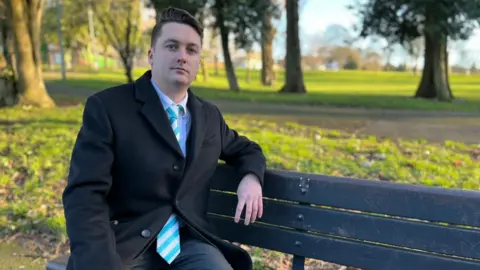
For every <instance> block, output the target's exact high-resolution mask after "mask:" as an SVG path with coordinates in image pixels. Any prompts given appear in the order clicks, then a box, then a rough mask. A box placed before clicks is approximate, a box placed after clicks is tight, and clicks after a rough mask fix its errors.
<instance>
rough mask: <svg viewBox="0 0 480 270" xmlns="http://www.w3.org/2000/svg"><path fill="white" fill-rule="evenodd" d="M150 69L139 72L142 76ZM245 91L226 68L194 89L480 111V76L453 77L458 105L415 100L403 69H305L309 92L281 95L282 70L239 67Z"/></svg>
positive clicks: (102, 76)
mask: <svg viewBox="0 0 480 270" xmlns="http://www.w3.org/2000/svg"><path fill="white" fill-rule="evenodd" d="M144 71H145V69H137V70H135V71H134V78H138V77H139V76H140V75H141V74H142V73H143V72H144ZM236 74H237V78H238V82H239V85H240V87H241V92H240V93H234V92H231V91H228V82H227V80H226V77H225V74H224V72H223V70H222V72H221V74H220V76H213V75H212V76H210V78H209V80H208V81H207V82H204V81H203V77H202V75H199V76H198V80H197V81H195V82H194V84H193V89H194V90H195V91H196V93H198V94H199V95H200V96H202V97H205V98H210V99H219V98H221V99H232V100H242V101H256V102H277V103H279V102H281V103H291V104H308V105H331V106H346V107H365V108H392V109H422V110H453V111H476V112H480V76H478V75H471V76H469V75H456V74H452V75H451V76H450V82H451V88H452V91H453V93H454V95H455V97H456V100H455V101H454V102H452V103H443V102H437V101H427V100H419V99H414V98H412V96H413V95H414V93H415V90H416V87H417V85H418V83H419V81H420V75H413V74H411V73H407V72H405V73H401V72H370V71H341V72H327V71H325V72H321V71H305V72H304V78H305V84H306V88H307V91H308V93H307V94H306V95H298V94H282V95H280V94H278V93H277V91H278V90H279V89H280V88H281V87H282V85H283V80H284V73H283V72H280V73H279V75H278V78H277V83H276V85H275V86H272V87H269V86H263V85H261V84H260V77H259V76H260V74H259V72H256V71H255V72H252V73H251V74H252V75H251V81H250V82H249V83H247V82H246V80H245V77H246V71H245V70H241V69H240V70H237V71H236ZM46 79H47V81H50V82H57V83H62V84H66V85H69V86H74V87H79V88H87V89H94V90H101V89H104V88H106V87H110V86H112V85H116V84H120V83H124V82H125V81H126V79H125V76H124V75H123V72H122V71H117V72H113V71H109V72H107V71H101V72H98V73H94V72H93V73H89V72H84V73H78V72H77V73H69V74H68V80H67V81H66V82H61V81H60V80H59V73H58V72H57V73H46Z"/></svg>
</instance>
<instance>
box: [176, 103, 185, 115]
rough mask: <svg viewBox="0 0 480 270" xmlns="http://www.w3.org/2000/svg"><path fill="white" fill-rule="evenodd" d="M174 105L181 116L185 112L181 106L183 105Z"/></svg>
mask: <svg viewBox="0 0 480 270" xmlns="http://www.w3.org/2000/svg"><path fill="white" fill-rule="evenodd" d="M176 106H177V109H178V110H177V111H178V114H179V115H180V116H183V115H184V114H185V109H184V108H183V106H182V105H180V104H177V105H176Z"/></svg>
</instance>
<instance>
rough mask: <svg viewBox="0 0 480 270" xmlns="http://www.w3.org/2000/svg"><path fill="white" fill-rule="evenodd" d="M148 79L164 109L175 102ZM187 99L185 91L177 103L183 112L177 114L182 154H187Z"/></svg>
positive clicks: (188, 121) (188, 122) (188, 125)
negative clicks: (183, 96) (182, 113)
mask: <svg viewBox="0 0 480 270" xmlns="http://www.w3.org/2000/svg"><path fill="white" fill-rule="evenodd" d="M150 81H151V82H152V85H153V88H155V91H157V94H158V96H159V97H160V101H161V102H162V105H163V108H164V110H166V109H167V108H168V107H170V106H171V105H172V104H175V102H173V101H172V100H171V99H170V98H169V97H168V96H166V95H165V94H164V93H163V92H162V91H160V89H159V88H158V86H157V84H156V83H155V82H154V81H153V79H151V80H150ZM187 100H188V93H186V95H185V98H183V100H182V101H180V103H179V105H181V106H182V107H183V110H184V111H185V114H184V115H179V116H178V127H179V128H180V141H179V144H180V148H181V149H182V152H183V155H184V156H187V147H186V144H187V137H188V133H189V132H190V113H189V111H188V109H187ZM165 113H166V112H165Z"/></svg>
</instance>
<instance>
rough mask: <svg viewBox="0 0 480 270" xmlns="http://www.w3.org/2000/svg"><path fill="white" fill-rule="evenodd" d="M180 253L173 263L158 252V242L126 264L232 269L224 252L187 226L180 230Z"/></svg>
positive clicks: (136, 268)
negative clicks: (168, 261)
mask: <svg viewBox="0 0 480 270" xmlns="http://www.w3.org/2000/svg"><path fill="white" fill-rule="evenodd" d="M180 245H181V246H180V250H181V252H180V254H179V255H178V256H177V257H176V258H175V260H174V261H173V262H172V264H171V265H168V264H167V262H166V261H165V260H163V258H162V257H161V256H160V255H159V254H158V253H157V252H156V242H153V243H152V245H151V246H150V247H149V248H148V250H146V251H145V253H143V254H142V255H141V256H140V257H138V258H137V259H135V260H134V261H133V262H131V263H129V264H128V265H126V266H125V269H128V270H166V269H169V270H231V269H232V267H231V266H230V264H229V263H228V262H227V260H226V259H225V257H224V256H223V254H222V253H221V252H220V251H219V250H218V249H217V248H216V247H215V246H213V245H211V244H209V243H208V242H206V241H204V240H203V239H202V238H201V237H200V236H197V235H195V234H193V233H192V232H191V231H189V230H188V229H186V228H185V227H184V228H182V229H181V230H180Z"/></svg>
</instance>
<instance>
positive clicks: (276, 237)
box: [47, 165, 480, 270]
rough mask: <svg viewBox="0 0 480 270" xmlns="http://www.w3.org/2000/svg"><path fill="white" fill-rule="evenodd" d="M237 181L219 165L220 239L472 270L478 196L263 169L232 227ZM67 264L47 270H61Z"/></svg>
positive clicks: (334, 258)
mask: <svg viewBox="0 0 480 270" xmlns="http://www.w3.org/2000/svg"><path fill="white" fill-rule="evenodd" d="M229 179H238V176H237V175H235V171H234V170H233V169H232V168H231V167H229V166H227V165H219V167H218V169H217V171H216V173H215V175H214V181H213V186H212V191H211V200H210V215H211V219H212V221H213V223H214V224H216V226H217V229H218V231H219V233H220V235H221V237H222V238H223V239H226V240H229V241H233V242H238V243H242V244H246V245H251V246H257V247H261V248H266V249H269V250H276V251H280V252H283V253H288V254H293V269H294V270H298V269H304V267H305V266H304V263H305V258H313V259H319V260H323V261H327V262H332V263H337V264H340V265H345V266H352V267H358V268H362V269H372V270H376V269H378V270H386V269H388V270H405V269H409V270H416V269H418V270H420V269H421V270H427V269H428V270H430V269H432V270H433V269H435V270H441V269H445V270H447V269H448V270H453V269H455V270H472V269H480V230H479V228H478V227H480V192H477V191H469V190H455V189H446V188H438V187H427V186H415V185H406V184H398V183H392V182H383V181H371V180H360V179H353V178H341V177H331V176H323V175H315V174H304V173H297V172H288V171H277V170H268V171H267V173H266V177H265V188H264V197H265V200H264V215H263V217H262V219H261V220H258V221H257V222H255V223H254V224H251V225H249V226H245V225H243V223H241V224H240V223H239V224H237V223H234V222H233V216H234V213H235V208H236V204H237V197H236V195H235V193H234V192H235V191H236V188H237V185H236V184H235V183H234V181H229ZM473 227H475V228H473ZM66 259H67V257H66V256H63V257H60V258H57V259H55V260H53V261H51V262H49V264H48V266H47V269H49V270H59V269H65V262H66Z"/></svg>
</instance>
